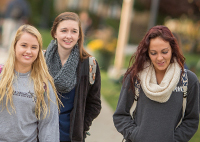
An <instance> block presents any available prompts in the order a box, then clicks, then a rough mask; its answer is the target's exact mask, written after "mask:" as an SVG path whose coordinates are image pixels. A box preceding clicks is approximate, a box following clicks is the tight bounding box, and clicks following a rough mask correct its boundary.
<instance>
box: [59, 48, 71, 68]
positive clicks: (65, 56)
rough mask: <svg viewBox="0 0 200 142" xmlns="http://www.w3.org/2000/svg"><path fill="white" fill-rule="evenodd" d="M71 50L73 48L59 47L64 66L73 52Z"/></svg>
mask: <svg viewBox="0 0 200 142" xmlns="http://www.w3.org/2000/svg"><path fill="white" fill-rule="evenodd" d="M71 51H72V50H67V49H63V48H58V54H59V56H60V60H61V63H62V66H63V65H64V64H65V62H66V61H67V59H68V58H69V55H70V54H71Z"/></svg>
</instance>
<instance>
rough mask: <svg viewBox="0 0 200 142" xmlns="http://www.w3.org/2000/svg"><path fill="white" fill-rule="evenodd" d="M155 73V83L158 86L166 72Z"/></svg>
mask: <svg viewBox="0 0 200 142" xmlns="http://www.w3.org/2000/svg"><path fill="white" fill-rule="evenodd" d="M155 72H156V79H157V83H158V84H160V83H161V81H162V80H163V78H164V75H165V72H166V71H155Z"/></svg>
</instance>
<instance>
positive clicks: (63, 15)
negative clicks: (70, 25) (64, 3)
mask: <svg viewBox="0 0 200 142" xmlns="http://www.w3.org/2000/svg"><path fill="white" fill-rule="evenodd" d="M64 20H73V21H76V22H78V26H79V40H78V45H79V50H80V58H81V59H82V60H83V59H86V58H88V57H89V56H90V54H89V53H87V51H86V50H85V49H84V47H83V42H84V34H83V30H82V27H81V21H80V18H79V16H78V15H77V14H76V13H74V12H64V13H61V14H60V15H58V16H57V17H56V18H55V20H54V22H53V26H52V28H51V36H52V37H53V39H55V37H54V35H55V33H56V30H57V27H58V25H59V23H60V22H62V21H64Z"/></svg>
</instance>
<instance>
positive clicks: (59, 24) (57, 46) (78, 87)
mask: <svg viewBox="0 0 200 142" xmlns="http://www.w3.org/2000/svg"><path fill="white" fill-rule="evenodd" d="M51 36H52V38H53V40H52V41H51V43H50V44H49V46H48V47H47V50H46V52H45V59H46V63H47V66H48V68H49V71H50V74H51V75H52V77H53V78H54V83H55V86H56V89H57V91H58V92H59V94H60V95H61V98H60V99H61V101H62V103H63V105H64V107H61V108H60V115H59V124H60V141H63V142H84V141H85V137H86V133H87V131H88V130H89V129H90V126H91V124H92V121H93V120H94V119H95V118H96V117H97V116H98V115H99V113H100V110H101V100H100V89H101V77H100V70H99V66H98V63H97V62H95V64H96V75H95V79H94V78H93V79H94V84H90V80H89V56H90V55H89V54H88V53H87V52H86V51H85V49H84V47H83V41H84V35H83V31H82V27H81V22H80V19H79V17H78V15H77V14H76V13H73V12H64V13H61V14H60V15H58V16H57V17H56V18H55V20H54V22H53V26H52V29H51Z"/></svg>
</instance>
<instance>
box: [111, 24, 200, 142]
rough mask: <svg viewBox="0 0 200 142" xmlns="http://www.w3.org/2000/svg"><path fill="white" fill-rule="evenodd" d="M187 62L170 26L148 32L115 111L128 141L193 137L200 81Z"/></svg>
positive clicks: (168, 141) (183, 140)
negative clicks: (189, 68)
mask: <svg viewBox="0 0 200 142" xmlns="http://www.w3.org/2000/svg"><path fill="white" fill-rule="evenodd" d="M184 62H185V58H184V56H183V55H182V54H181V52H180V49H179V46H178V43H177V40H176V38H175V37H174V36H173V34H172V33H171V31H170V30H169V29H168V28H167V27H165V26H162V25H160V26H155V27H152V28H151V29H150V30H149V31H148V32H147V33H146V35H145V37H144V38H143V39H142V41H141V42H140V44H139V46H138V48H137V51H136V53H135V54H134V55H133V56H132V58H131V60H130V67H129V68H128V70H127V71H126V73H125V75H124V80H123V86H122V89H121V93H120V97H119V101H118V105H117V109H116V111H115V113H114V115H113V121H114V124H115V127H116V129H117V130H118V131H119V132H120V133H121V134H122V135H123V136H124V139H125V140H126V142H175V141H176V142H178V141H181V142H188V141H189V140H190V139H191V138H192V136H193V135H194V134H195V132H196V131H197V129H198V123H199V112H198V105H199V104H198V103H199V102H198V94H199V81H198V78H197V76H196V75H195V74H194V73H192V72H191V71H189V70H184ZM131 64H132V65H131ZM185 88H187V89H185ZM183 94H184V95H183ZM183 97H185V98H187V99H183ZM184 100H185V103H184ZM136 102H137V103H136ZM186 102H187V103H186Z"/></svg>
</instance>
